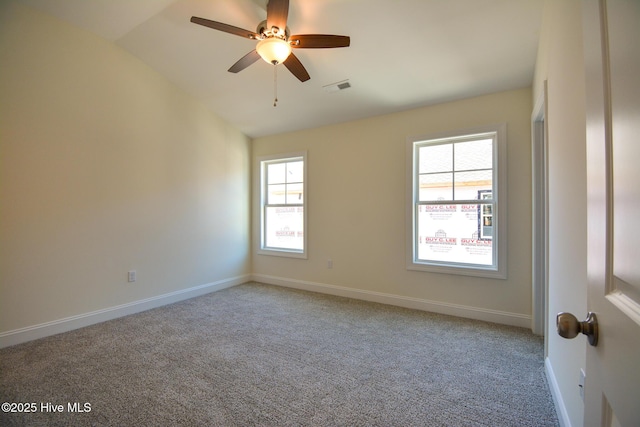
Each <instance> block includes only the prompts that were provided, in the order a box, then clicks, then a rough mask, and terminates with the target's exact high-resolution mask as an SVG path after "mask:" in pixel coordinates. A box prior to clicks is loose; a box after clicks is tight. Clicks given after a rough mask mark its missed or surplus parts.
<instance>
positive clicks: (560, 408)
mask: <svg viewBox="0 0 640 427" xmlns="http://www.w3.org/2000/svg"><path fill="white" fill-rule="evenodd" d="M544 368H545V373H546V374H547V382H548V383H549V389H551V396H552V397H553V404H554V405H555V407H556V413H557V414H558V421H559V422H560V427H571V421H570V420H569V413H568V412H567V407H566V406H565V405H564V400H563V399H562V393H560V386H559V385H558V381H557V380H556V375H555V374H554V373H553V366H552V365H551V361H550V360H549V358H548V357H547V358H545V359H544Z"/></svg>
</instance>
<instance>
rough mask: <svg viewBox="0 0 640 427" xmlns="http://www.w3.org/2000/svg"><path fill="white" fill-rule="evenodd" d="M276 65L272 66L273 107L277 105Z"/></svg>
mask: <svg viewBox="0 0 640 427" xmlns="http://www.w3.org/2000/svg"><path fill="white" fill-rule="evenodd" d="M277 104H278V64H273V106H274V107H277V106H278V105H277Z"/></svg>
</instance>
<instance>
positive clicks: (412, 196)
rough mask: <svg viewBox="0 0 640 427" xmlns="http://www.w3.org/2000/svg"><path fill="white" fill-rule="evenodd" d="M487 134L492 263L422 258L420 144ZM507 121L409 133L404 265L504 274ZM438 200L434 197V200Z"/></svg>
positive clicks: (468, 273)
mask: <svg viewBox="0 0 640 427" xmlns="http://www.w3.org/2000/svg"><path fill="white" fill-rule="evenodd" d="M487 135H492V136H494V135H495V139H494V144H493V165H492V170H493V177H492V184H493V188H492V190H493V194H492V196H493V200H494V203H495V205H494V209H493V213H492V214H493V218H492V220H493V224H494V227H493V233H494V235H493V236H492V240H493V245H492V247H493V265H491V266H483V265H480V264H468V263H455V262H445V261H425V260H419V259H418V238H417V227H418V224H417V220H418V218H417V210H418V209H417V206H418V202H419V188H418V185H417V183H418V179H419V178H418V177H419V165H418V161H419V156H418V155H417V151H418V148H419V147H420V146H424V145H429V144H443V143H448V141H450V142H451V143H453V142H463V141H464V140H469V139H474V138H475V137H482V136H487ZM506 136H507V125H506V123H500V124H495V125H487V126H480V127H475V128H470V129H464V130H455V131H447V132H440V133H434V134H427V135H419V136H410V137H408V138H407V145H406V172H407V174H406V250H405V253H406V268H407V270H416V271H424V272H434V273H444V274H456V275H465V276H476V277H488V278H496V279H506V278H507V140H506V139H507V138H506ZM434 204H437V201H436V202H435V203H434Z"/></svg>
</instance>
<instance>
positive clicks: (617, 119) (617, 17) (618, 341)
mask: <svg viewBox="0 0 640 427" xmlns="http://www.w3.org/2000/svg"><path fill="white" fill-rule="evenodd" d="M583 31H584V39H585V67H586V68H585V70H586V79H587V92H586V93H587V188H588V208H587V212H588V218H589V219H588V233H589V237H588V245H589V246H588V253H589V256H588V278H589V284H588V286H589V289H588V306H589V311H592V312H594V313H595V314H596V315H597V318H598V324H599V340H598V341H599V342H598V344H597V346H595V347H594V346H589V345H587V362H586V371H587V372H586V383H585V414H584V421H585V425H586V426H622V427H637V426H640V0H585V1H584V2H583ZM575 314H576V315H577V314H578V313H575Z"/></svg>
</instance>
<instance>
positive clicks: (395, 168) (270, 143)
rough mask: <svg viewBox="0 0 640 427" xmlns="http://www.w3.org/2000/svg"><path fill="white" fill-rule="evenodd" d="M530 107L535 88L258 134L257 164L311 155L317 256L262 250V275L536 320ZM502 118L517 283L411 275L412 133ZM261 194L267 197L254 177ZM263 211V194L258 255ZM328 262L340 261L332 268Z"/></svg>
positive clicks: (511, 264)
mask: <svg viewBox="0 0 640 427" xmlns="http://www.w3.org/2000/svg"><path fill="white" fill-rule="evenodd" d="M531 103H532V100H531V89H530V88H527V89H522V90H515V91H509V92H503V93H498V94H494V95H488V96H482V97H477V98H473V99H468V100H464V101H459V102H451V103H446V104H441V105H437V106H432V107H425V108H419V109H414V110H411V111H406V112H402V113H398V114H392V115H386V116H380V117H374V118H370V119H366V120H360V121H354V122H349V123H345V124H340V125H335V126H329V127H323V128H318V129H311V130H306V131H300V132H295V133H288V134H284V135H276V136H272V137H264V138H258V139H256V140H254V141H253V158H254V161H255V159H256V158H257V157H259V156H263V155H268V154H274V153H287V152H293V151H300V150H307V152H308V192H309V193H308V221H309V225H308V238H309V240H308V244H309V249H308V252H309V257H308V259H307V260H299V259H288V258H281V257H273V256H263V255H254V256H253V268H252V271H253V273H254V274H255V275H256V277H258V278H259V279H261V280H265V279H268V280H272V281H273V282H274V283H281V284H286V285H293V286H296V285H300V286H301V287H305V286H306V287H307V288H313V289H316V290H320V291H326V292H330V293H340V292H342V293H343V294H345V292H343V291H345V290H347V291H348V290H349V289H353V290H357V291H364V292H361V293H359V294H358V296H361V297H371V296H373V295H377V294H378V293H381V294H385V295H394V296H399V297H400V299H395V302H402V303H403V304H404V303H417V304H418V305H420V304H419V303H420V302H421V301H428V302H434V303H436V304H435V305H431V306H429V307H428V308H430V309H435V310H438V309H442V310H443V311H445V312H456V309H457V308H462V311H461V312H457V313H458V314H462V315H469V316H471V317H480V318H485V317H483V316H484V315H488V314H490V313H493V314H497V317H496V318H492V320H496V321H502V320H505V323H510V322H512V321H515V323H519V324H525V325H526V326H529V324H530V317H531V134H530V129H531V123H530V115H531ZM501 122H506V123H507V132H508V135H507V146H508V150H507V151H508V154H507V155H508V159H507V163H508V257H509V259H508V279H507V280H492V279H483V278H474V277H468V276H458V275H446V274H436V273H425V272H417V271H408V270H407V269H406V266H405V265H406V263H405V188H406V182H405V146H406V139H407V137H408V136H414V135H423V134H429V133H435V132H442V131H448V130H457V129H465V128H471V127H475V126H483V125H487V124H495V123H501ZM254 171H255V164H254ZM253 191H254V196H255V195H256V194H258V190H257V188H256V180H255V179H254V187H253ZM257 208H258V207H257V205H256V201H255V197H254V207H253V214H254V229H253V232H254V239H253V240H254V244H253V252H254V253H255V251H256V248H257V242H256V238H255V237H257V234H258V233H257V231H256V227H257V223H256V221H255V219H256V218H257V215H258V210H257ZM327 259H332V260H333V268H332V269H328V268H327ZM283 279H284V280H283ZM338 288H339V289H338ZM346 294H347V295H349V292H346ZM370 299H371V298H370ZM389 302H394V301H389ZM405 305H406V304H405ZM448 309H451V310H449V311H448Z"/></svg>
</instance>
